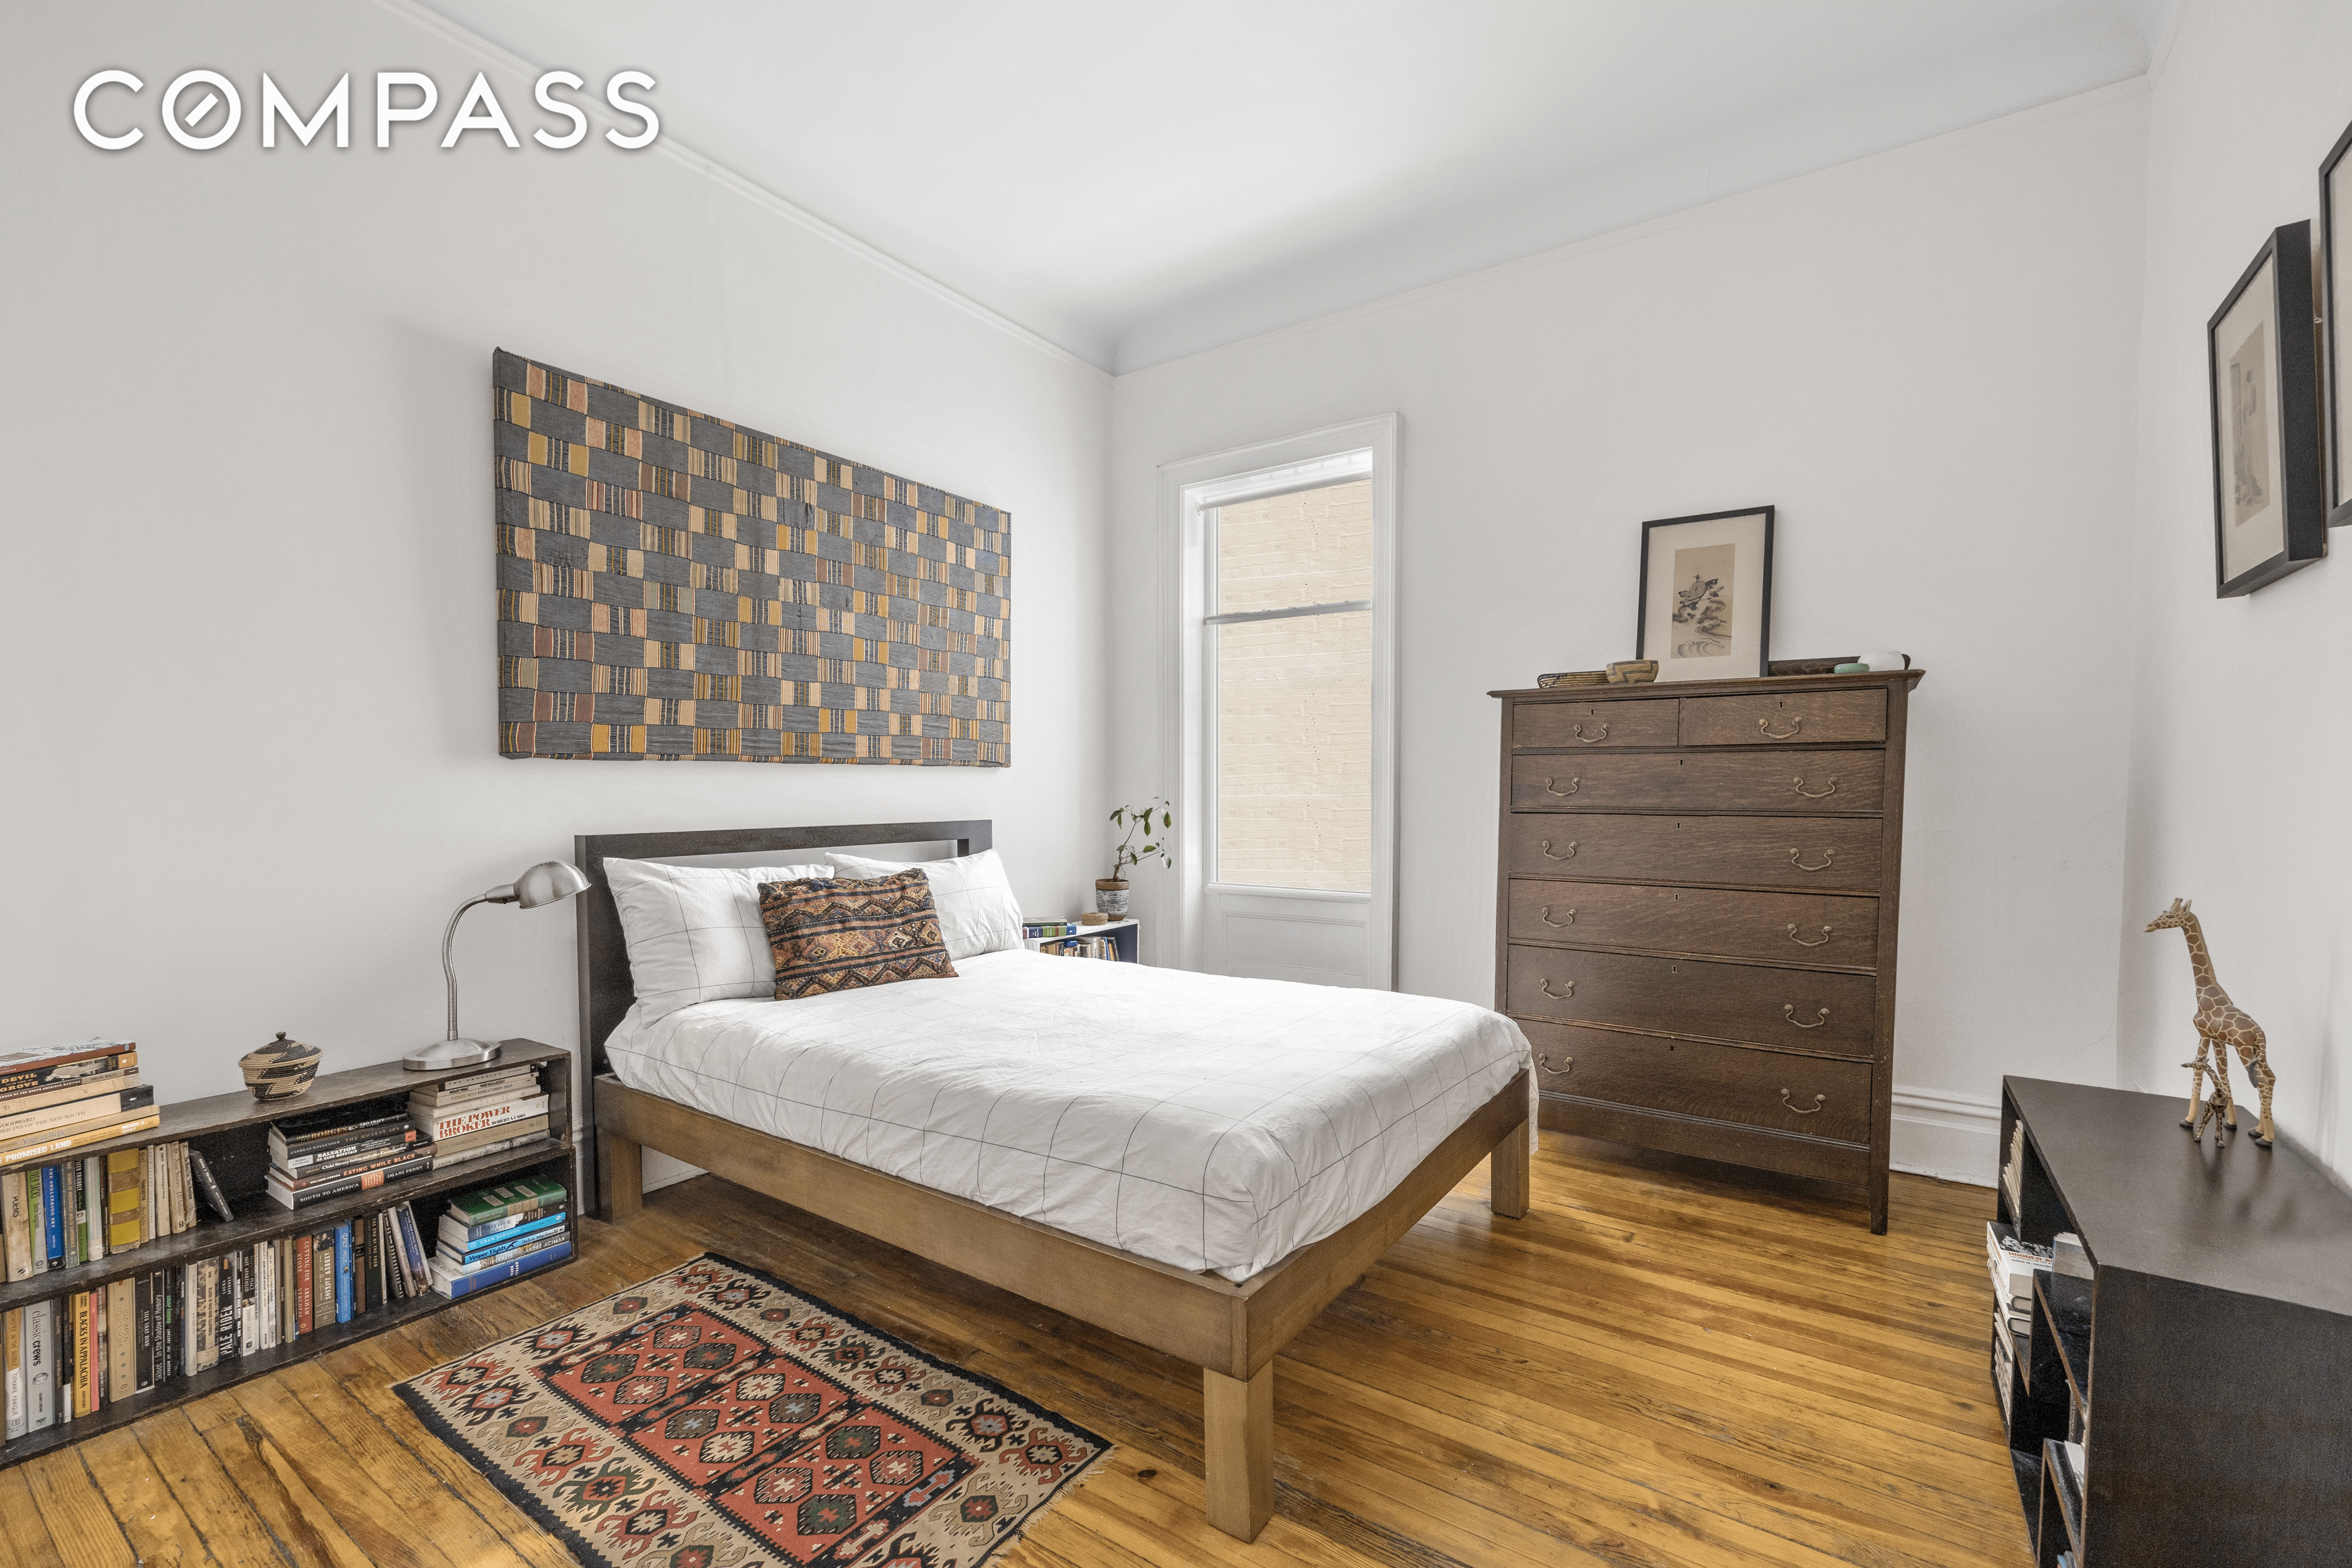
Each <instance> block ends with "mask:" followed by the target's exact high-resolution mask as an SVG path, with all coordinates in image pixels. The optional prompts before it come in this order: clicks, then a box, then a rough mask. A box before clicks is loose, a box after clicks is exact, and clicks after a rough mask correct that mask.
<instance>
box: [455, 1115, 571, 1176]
mask: <svg viewBox="0 0 2352 1568" xmlns="http://www.w3.org/2000/svg"><path fill="white" fill-rule="evenodd" d="M517 1129H521V1130H522V1131H517ZM476 1137H487V1138H488V1139H489V1142H487V1143H477V1142H474V1138H476ZM548 1142H553V1140H552V1139H551V1138H550V1137H549V1136H548V1131H547V1118H546V1117H544V1116H533V1117H530V1118H527V1119H526V1120H524V1121H509V1122H508V1123H507V1124H506V1125H505V1126H503V1127H493V1128H491V1129H490V1130H489V1131H488V1133H476V1134H473V1135H471V1136H468V1137H465V1138H460V1139H457V1140H456V1141H454V1142H447V1143H435V1144H433V1145H431V1147H432V1150H433V1168H434V1169H435V1170H436V1171H445V1170H447V1169H448V1168H449V1167H450V1166H452V1165H462V1164H464V1163H466V1162H467V1161H468V1160H486V1159H488V1158H489V1157H490V1156H491V1155H493V1154H503V1153H505V1152H507V1151H508V1150H509V1149H517V1148H520V1147H521V1146H522V1145H523V1144H525V1143H548Z"/></svg>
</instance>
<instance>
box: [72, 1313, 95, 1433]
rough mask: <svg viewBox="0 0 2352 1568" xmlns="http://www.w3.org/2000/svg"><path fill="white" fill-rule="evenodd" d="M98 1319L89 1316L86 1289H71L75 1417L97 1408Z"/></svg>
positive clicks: (89, 1413)
mask: <svg viewBox="0 0 2352 1568" xmlns="http://www.w3.org/2000/svg"><path fill="white" fill-rule="evenodd" d="M97 1345H98V1323H97V1321H95V1320H94V1319H93V1318H92V1317H91V1316H90V1300H89V1291H87V1290H77V1291H75V1292H74V1293H73V1352H74V1369H73V1413H74V1415H76V1416H77V1417H79V1416H86V1415H96V1414H97V1412H98V1357H97V1356H96V1355H95V1354H94V1353H92V1352H94V1351H95V1350H96V1348H97Z"/></svg>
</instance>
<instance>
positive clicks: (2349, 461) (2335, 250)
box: [2317, 125, 2352, 528]
mask: <svg viewBox="0 0 2352 1568" xmlns="http://www.w3.org/2000/svg"><path fill="white" fill-rule="evenodd" d="M2346 153H2352V125H2347V126H2346V127H2345V128H2344V134H2343V135H2341V136H2339V137H2337V138H2336V145H2335V146H2334V147H2333V148H2331V149H2329V151H2328V153H2327V161H2326V163H2322V164H2320V165H2319V278H2318V279H2317V283H2318V288H2319V320H2320V325H2319V370H2320V393H2321V395H2322V397H2323V398H2324V399H2325V400H2326V410H2325V416H2326V417H2325V421H2324V423H2323V425H2322V426H2321V433H2320V444H2321V445H2322V446H2323V447H2325V448H2326V450H2325V452H2324V453H2323V454H2322V456H2323V458H2325V460H2326V465H2327V526H2328V527H2330V528H2341V527H2343V526H2344V525H2345V524H2346V523H2347V522H2352V471H2347V469H2352V391H2347V388H2346V386H2345V384H2344V377H2345V375H2346V374H2347V372H2352V364H2347V363H2344V359H2343V354H2344V343H2343V341H2342V334H2341V333H2340V332H2339V331H2337V330H2336V313H2337V312H2338V311H2340V310H2347V309H2352V243H2347V242H2352V235H2345V236H2339V235H2337V234H2336V215H2337V214H2338V213H2341V212H2342V211H2343V210H2344V209H2345V208H2346V207H2347V205H2352V158H2347V157H2346V156H2345V154H2346Z"/></svg>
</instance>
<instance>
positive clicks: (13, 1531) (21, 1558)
mask: <svg viewBox="0 0 2352 1568" xmlns="http://www.w3.org/2000/svg"><path fill="white" fill-rule="evenodd" d="M0 1520H5V1521H7V1527H6V1528H5V1529H0V1563H9V1564H11V1565H12V1568H59V1565H60V1564H61V1563H63V1562H64V1561H65V1560H64V1559H63V1558H61V1557H59V1556H58V1549H57V1543H56V1542H53V1541H52V1540H51V1539H50V1538H49V1527H48V1523H47V1521H45V1520H44V1519H42V1517H41V1510H40V1505H39V1504H37V1503H36V1502H35V1501H34V1500H33V1488H32V1483H31V1482H29V1481H27V1480H26V1479H25V1467H23V1466H21V1465H20V1466H18V1467H17V1468H15V1469H13V1470H0Z"/></svg>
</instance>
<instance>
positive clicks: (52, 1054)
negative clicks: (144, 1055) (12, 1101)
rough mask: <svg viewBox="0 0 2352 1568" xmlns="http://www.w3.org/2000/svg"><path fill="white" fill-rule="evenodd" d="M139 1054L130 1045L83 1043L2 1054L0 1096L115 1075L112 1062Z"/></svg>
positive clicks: (107, 1042)
mask: <svg viewBox="0 0 2352 1568" xmlns="http://www.w3.org/2000/svg"><path fill="white" fill-rule="evenodd" d="M137 1050H138V1047H136V1046H133V1045H131V1044H130V1043H129V1042H127V1041H121V1040H84V1041H83V1042H82V1043H81V1044H79V1045H78V1046H35V1047H30V1048H28V1049H26V1050H21V1051H9V1052H6V1053H5V1054H0V1094H15V1093H17V1092H19V1091H21V1090H25V1089H40V1088H44V1087H46V1086H47V1085H49V1084H53V1083H57V1082H59V1081H61V1080H70V1079H81V1078H87V1077H89V1076H90V1075H91V1074H93V1073H100V1072H109V1071H112V1070H113V1069H114V1067H115V1065H116V1064H114V1063H113V1062H112V1060H111V1059H110V1058H115V1057H121V1056H128V1055H131V1054H132V1053H135V1052H136V1051H137Z"/></svg>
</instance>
